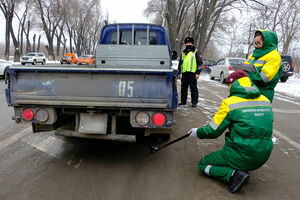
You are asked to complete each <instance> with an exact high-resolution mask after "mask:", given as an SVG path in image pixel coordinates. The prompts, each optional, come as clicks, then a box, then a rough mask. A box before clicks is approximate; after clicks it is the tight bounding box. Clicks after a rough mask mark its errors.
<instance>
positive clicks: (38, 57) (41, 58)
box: [21, 52, 46, 65]
mask: <svg viewBox="0 0 300 200" xmlns="http://www.w3.org/2000/svg"><path fill="white" fill-rule="evenodd" d="M26 63H31V64H32V65H35V64H37V63H42V65H44V64H46V57H45V54H44V53H36V52H33V53H28V54H26V55H25V56H23V57H22V58H21V64H22V65H25V64H26Z"/></svg>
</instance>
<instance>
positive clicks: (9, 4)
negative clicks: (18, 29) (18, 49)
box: [0, 0, 17, 60]
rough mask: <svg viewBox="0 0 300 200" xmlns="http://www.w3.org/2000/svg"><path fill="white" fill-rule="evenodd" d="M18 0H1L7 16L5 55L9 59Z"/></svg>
mask: <svg viewBox="0 0 300 200" xmlns="http://www.w3.org/2000/svg"><path fill="white" fill-rule="evenodd" d="M16 3H17V2H16V1H14V0H1V1H0V9H1V11H2V13H3V15H4V17H5V52H4V57H5V59H6V60H9V50H10V34H11V29H12V22H13V16H14V12H15V8H16Z"/></svg>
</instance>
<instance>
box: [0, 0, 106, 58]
mask: <svg viewBox="0 0 300 200" xmlns="http://www.w3.org/2000/svg"><path fill="white" fill-rule="evenodd" d="M0 10H1V11H2V13H3V15H4V18H5V50H4V57H5V59H7V60H8V59H9V52H10V43H11V39H12V43H13V46H14V52H15V53H14V61H16V62H17V61H19V60H20V56H21V55H23V54H24V52H25V53H28V52H32V51H33V52H38V51H40V48H41V34H37V33H33V37H32V38H30V35H32V34H31V32H34V30H36V31H35V32H40V31H41V30H42V31H43V33H44V34H45V36H46V40H47V45H45V48H46V49H47V54H48V57H49V59H50V60H51V59H55V58H56V57H59V56H61V55H62V54H64V53H65V52H77V53H78V55H81V54H93V53H94V52H95V48H96V44H97V41H98V36H99V29H100V27H101V25H102V23H103V19H102V13H101V6H100V0H85V1H80V0H1V1H0ZM13 20H14V22H15V21H17V28H16V27H14V26H13V24H14V23H13ZM37 37H38V38H37ZM55 42H56V44H54V43H55ZM24 47H25V48H24Z"/></svg>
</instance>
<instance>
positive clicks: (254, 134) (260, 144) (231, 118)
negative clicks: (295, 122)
mask: <svg viewBox="0 0 300 200" xmlns="http://www.w3.org/2000/svg"><path fill="white" fill-rule="evenodd" d="M227 82H228V83H229V86H228V87H229V88H228V90H229V92H230V95H229V97H228V98H227V99H224V100H223V102H222V105H221V106H220V108H219V110H218V112H217V113H216V114H215V116H214V118H213V120H212V121H211V122H210V123H209V125H206V126H203V127H201V128H192V129H191V130H190V131H189V133H190V136H191V137H198V138H200V139H211V138H217V137H219V136H220V135H221V134H222V133H223V132H224V131H225V130H226V129H227V128H228V129H229V132H227V133H226V134H225V145H224V146H223V148H222V149H221V150H218V151H216V152H212V153H210V154H208V155H206V156H205V157H204V158H202V159H201V160H200V162H199V164H198V168H199V169H200V170H201V171H202V172H204V173H206V174H207V175H209V176H212V177H214V178H216V179H218V180H221V181H225V182H229V191H230V192H236V191H237V190H238V189H240V188H241V186H242V185H243V183H245V182H246V181H247V179H248V178H249V174H248V171H251V170H255V169H258V168H260V167H261V166H262V165H263V164H264V163H265V162H266V161H267V160H268V159H269V156H270V154H271V152H272V150H273V143H272V139H271V135H272V132H273V112H272V107H271V104H270V101H269V100H268V99H267V98H266V97H265V96H263V95H261V94H260V92H259V90H258V88H257V87H256V86H255V85H253V84H252V82H251V81H250V79H249V77H248V75H247V73H246V72H244V71H242V70H237V71H235V72H234V73H232V74H230V75H229V76H228V78H227Z"/></svg>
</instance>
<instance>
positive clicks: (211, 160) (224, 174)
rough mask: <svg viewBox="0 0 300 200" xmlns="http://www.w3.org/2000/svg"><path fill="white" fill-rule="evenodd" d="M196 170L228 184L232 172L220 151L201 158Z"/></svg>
mask: <svg viewBox="0 0 300 200" xmlns="http://www.w3.org/2000/svg"><path fill="white" fill-rule="evenodd" d="M198 168H199V169H200V170H201V171H202V172H203V173H206V174H207V175H209V176H211V177H214V178H216V179H218V180H221V181H225V182H229V180H230V177H231V174H232V172H233V170H234V169H233V168H231V167H230V166H229V165H228V163H227V162H226V160H225V158H224V155H223V150H222V149H221V150H219V151H216V152H212V153H210V154H208V155H206V156H205V157H204V158H202V159H201V160H200V162H199V164H198Z"/></svg>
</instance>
